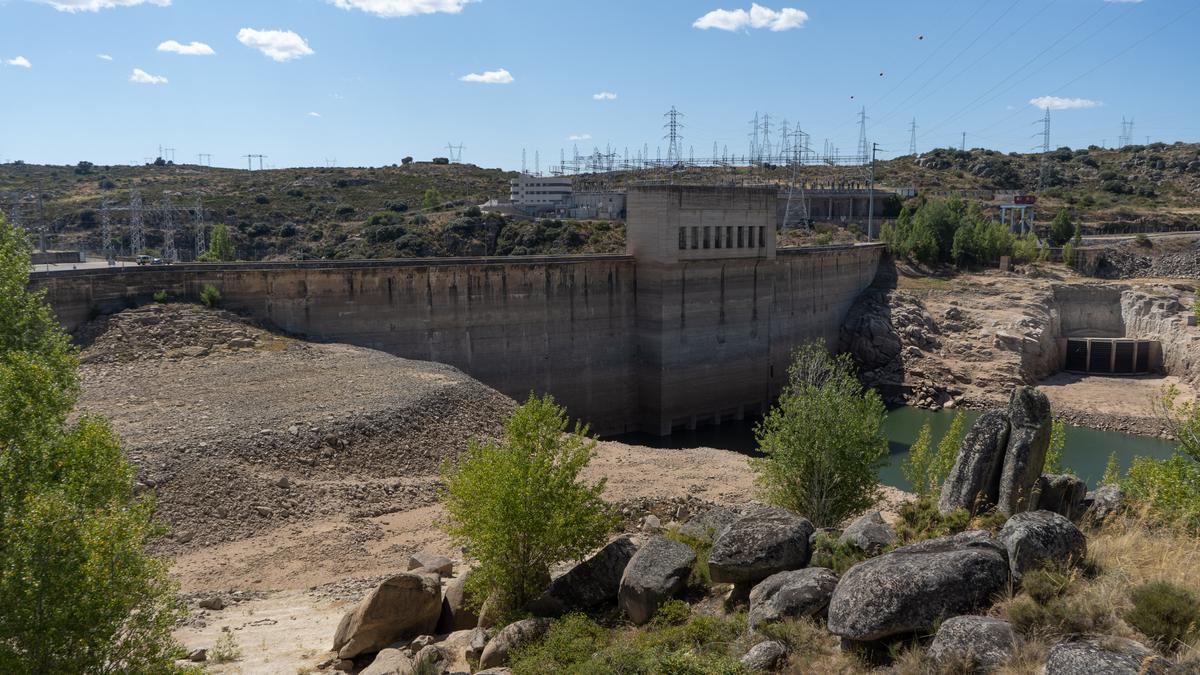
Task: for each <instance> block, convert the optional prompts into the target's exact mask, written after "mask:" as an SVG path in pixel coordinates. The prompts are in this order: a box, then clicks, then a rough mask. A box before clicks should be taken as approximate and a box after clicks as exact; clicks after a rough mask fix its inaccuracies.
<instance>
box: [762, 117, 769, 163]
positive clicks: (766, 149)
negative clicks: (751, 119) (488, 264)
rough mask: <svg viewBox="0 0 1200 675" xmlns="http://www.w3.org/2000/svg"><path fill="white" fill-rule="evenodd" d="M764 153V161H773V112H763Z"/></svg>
mask: <svg viewBox="0 0 1200 675" xmlns="http://www.w3.org/2000/svg"><path fill="white" fill-rule="evenodd" d="M762 124H763V128H762V155H763V158H764V161H767V162H769V161H771V114H770V113H763V123H762Z"/></svg>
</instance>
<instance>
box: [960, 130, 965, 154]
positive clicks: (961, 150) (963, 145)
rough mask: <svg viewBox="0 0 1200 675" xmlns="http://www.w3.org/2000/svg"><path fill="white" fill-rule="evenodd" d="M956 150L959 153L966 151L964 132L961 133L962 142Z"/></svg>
mask: <svg viewBox="0 0 1200 675" xmlns="http://www.w3.org/2000/svg"><path fill="white" fill-rule="evenodd" d="M958 149H959V151H960V152H966V151H967V132H965V131H964V132H962V142H961V143H959V144H958Z"/></svg>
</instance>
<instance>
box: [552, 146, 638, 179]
mask: <svg viewBox="0 0 1200 675" xmlns="http://www.w3.org/2000/svg"><path fill="white" fill-rule="evenodd" d="M625 154H629V153H628V152H626V153H625ZM533 174H534V175H535V176H540V175H542V151H541V150H534V151H533Z"/></svg>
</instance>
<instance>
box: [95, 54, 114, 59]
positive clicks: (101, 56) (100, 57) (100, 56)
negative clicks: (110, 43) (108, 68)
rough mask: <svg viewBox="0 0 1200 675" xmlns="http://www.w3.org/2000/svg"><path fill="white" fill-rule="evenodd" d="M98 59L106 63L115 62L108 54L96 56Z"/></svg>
mask: <svg viewBox="0 0 1200 675" xmlns="http://www.w3.org/2000/svg"><path fill="white" fill-rule="evenodd" d="M96 58H98V59H104V60H105V61H112V60H113V58H112V57H111V56H109V55H108V54H97V55H96Z"/></svg>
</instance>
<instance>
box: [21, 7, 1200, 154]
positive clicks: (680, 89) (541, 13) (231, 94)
mask: <svg viewBox="0 0 1200 675" xmlns="http://www.w3.org/2000/svg"><path fill="white" fill-rule="evenodd" d="M1193 10H1195V11H1193ZM1198 29H1200V2H1197V1H1196V0H1144V1H1141V2H1137V1H1130V0H1126V1H1111V0H877V1H870V0H789V1H788V2H786V3H785V2H776V1H775V0H767V1H766V2H765V3H764V4H763V5H758V6H755V5H754V4H753V3H749V2H747V3H744V4H743V3H741V2H740V0H737V1H736V2H735V1H732V0H479V1H468V0H270V1H268V0H0V92H3V95H4V96H3V98H4V100H3V105H0V159H3V160H5V161H7V160H12V159H23V160H25V161H28V162H38V163H60V164H65V163H74V162H76V161H79V160H83V159H86V160H89V161H93V162H96V163H98V164H112V163H129V162H142V161H144V159H145V158H147V157H153V156H154V155H155V154H157V149H158V147H159V146H160V145H162V146H167V147H174V148H176V152H175V159H176V160H177V161H185V160H186V161H195V158H196V154H197V153H209V154H211V155H212V156H213V163H214V164H216V165H221V166H244V165H245V160H243V159H240V157H241V156H242V155H246V154H248V153H262V154H265V155H267V156H268V159H267V160H266V162H267V164H270V165H273V166H276V167H285V166H322V165H325V164H326V162H327V161H331V160H334V159H336V163H337V164H338V165H340V166H366V165H381V164H391V163H393V162H398V161H399V160H400V158H401V157H403V156H405V155H412V156H414V157H416V158H418V159H427V158H429V157H432V156H436V155H444V154H445V153H446V151H445V146H446V144H447V143H448V142H454V143H460V142H461V143H462V144H463V145H464V146H465V150H464V151H463V159H464V160H465V161H468V162H472V163H476V164H479V165H481V166H489V167H493V166H502V167H505V168H519V166H520V162H521V150H522V148H525V149H526V151H527V158H528V159H527V161H528V165H529V167H530V168H531V169H532V167H533V162H534V153H535V151H540V153H541V159H542V166H543V168H545V167H546V166H547V165H548V164H549V163H550V162H551V161H554V160H557V158H558V156H559V151H560V149H565V150H566V152H567V154H568V155H569V154H571V152H572V147H573V146H574V145H576V144H578V146H579V148H580V150H581V151H582V152H590V151H591V149H592V147H593V146H599V147H601V148H603V147H604V146H605V145H606V144H611V145H612V147H613V148H614V149H615V150H616V151H617V152H618V153H623V152H624V150H625V148H626V147H628V148H629V152H630V154H631V155H635V154H636V153H637V150H638V149H639V148H641V147H643V145H644V144H645V145H648V146H649V153H650V155H651V156H653V155H654V154H655V152H656V150H655V148H656V147H657V146H662V147H663V152H664V154H665V143H664V142H663V140H662V134H663V131H662V128H661V125H662V123H663V118H662V116H663V113H664V112H665V111H666V110H668V109H669V108H670V107H671V106H672V105H674V106H677V107H678V108H679V110H681V111H682V112H683V113H684V114H685V115H686V117H685V118H684V123H685V125H686V128H685V129H684V130H683V135H684V138H685V140H684V142H683V144H684V146H685V149H686V148H687V147H689V146H691V147H694V148H695V153H696V155H697V156H707V155H709V154H711V152H712V148H713V143H714V142H716V143H717V144H718V146H719V147H720V148H722V149H723V148H725V147H726V146H727V147H728V148H729V152H730V153H743V152H745V151H746V147H747V144H748V138H747V134H748V133H749V131H750V125H749V121H750V120H751V119H752V118H753V117H754V115H755V113H756V112H758V113H769V114H770V115H771V116H772V118H773V119H775V120H777V121H778V120H782V119H783V118H787V119H788V120H789V121H790V122H792V123H793V124H794V123H795V122H800V124H801V126H802V128H803V129H804V130H805V131H806V132H808V133H809V134H810V135H811V145H812V146H813V147H814V148H815V149H816V150H818V151H819V150H820V149H821V148H822V147H823V144H824V142H825V140H826V139H829V141H830V143H833V144H836V145H837V146H839V147H840V148H841V149H842V150H843V151H845V152H851V151H852V150H853V148H854V147H855V145H856V144H857V140H858V127H857V123H856V115H857V113H858V111H859V109H860V107H861V106H864V105H865V106H866V108H867V115H868V117H869V120H868V135H869V137H870V138H871V140H873V141H877V142H879V143H880V145H881V146H883V148H884V151H883V153H882V154H883V156H891V155H898V154H905V153H906V152H907V150H908V142H909V131H908V125H909V123H910V121H911V120H912V118H914V117H915V118H916V119H917V125H918V127H919V130H918V147H919V149H929V148H930V147H935V146H947V145H957V144H958V143H959V141H960V139H961V136H960V135H961V133H962V132H963V131H966V132H967V144H968V145H969V146H972V147H975V146H984V147H991V148H996V149H1000V150H1004V151H1013V150H1019V151H1027V150H1029V149H1030V148H1031V147H1032V146H1033V145H1034V144H1035V143H1037V142H1038V140H1037V139H1035V138H1033V135H1034V134H1035V133H1036V132H1037V130H1038V128H1037V127H1036V126H1035V125H1034V124H1033V123H1034V122H1035V120H1037V119H1039V118H1040V116H1041V114H1042V112H1041V110H1039V109H1038V108H1036V107H1035V106H1034V105H1033V104H1031V101H1032V100H1035V99H1040V100H1042V103H1049V104H1050V105H1051V106H1052V107H1054V108H1055V109H1054V110H1052V112H1051V116H1052V123H1051V124H1052V127H1051V131H1052V144H1053V145H1054V146H1059V145H1070V146H1073V147H1078V146H1086V145H1088V144H1092V143H1095V144H1099V143H1101V142H1102V141H1104V140H1106V141H1107V143H1108V144H1109V145H1112V144H1114V143H1115V142H1116V140H1117V136H1118V135H1119V134H1120V131H1121V119H1122V116H1124V117H1127V118H1133V119H1134V120H1135V127H1134V137H1135V140H1136V141H1137V142H1144V141H1145V140H1146V137H1147V136H1149V138H1150V139H1151V140H1163V141H1175V140H1185V141H1196V140H1197V139H1198V138H1200V115H1197V114H1196V112H1195V111H1196V110H1197V109H1200V88H1197V87H1196V86H1195V82H1196V77H1197V73H1198V72H1200V49H1198V48H1197V47H1196V44H1195V39H1196V35H1197V33H1198ZM170 41H174V44H172V43H171V42H170ZM164 43H166V44H164ZM193 43H198V44H193ZM209 52H211V53H209ZM101 55H103V56H101ZM135 69H136V70H135ZM471 75H475V76H477V77H470V76H471ZM464 78H465V79H464ZM472 80H479V81H472ZM509 80H511V81H509ZM606 92H607V93H609V94H612V95H613V96H612V97H609V96H598V95H600V94H603V93H606ZM1043 97H1053V98H1050V99H1043ZM773 135H774V136H776V138H777V134H773ZM573 139H577V140H573Z"/></svg>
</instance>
